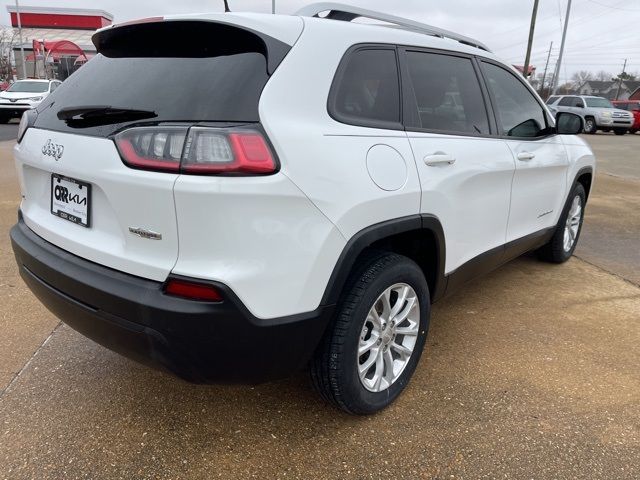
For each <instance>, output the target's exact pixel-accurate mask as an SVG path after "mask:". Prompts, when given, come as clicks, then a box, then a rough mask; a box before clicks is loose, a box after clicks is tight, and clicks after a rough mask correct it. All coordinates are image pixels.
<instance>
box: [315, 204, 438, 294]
mask: <svg viewBox="0 0 640 480" xmlns="http://www.w3.org/2000/svg"><path fill="white" fill-rule="evenodd" d="M411 231H427V232H429V233H431V234H432V235H433V236H434V238H435V243H436V250H437V251H436V252H435V253H436V256H437V259H438V260H437V266H436V268H437V274H436V279H435V288H433V290H434V291H432V292H430V294H431V301H432V302H435V301H436V300H438V299H440V298H442V297H443V296H444V293H445V291H446V287H447V278H446V276H445V273H444V270H445V259H446V243H445V237H444V230H443V228H442V224H441V223H440V220H439V219H438V218H437V217H435V216H433V215H428V214H423V215H420V214H416V215H410V216H406V217H401V218H396V219H393V220H387V221H384V222H381V223H377V224H375V225H372V226H370V227H367V228H365V229H363V230H361V231H359V232H358V233H356V234H355V235H354V236H353V237H351V239H350V240H349V241H348V242H347V244H346V246H345V247H344V249H343V250H342V253H341V254H340V257H339V258H338V261H337V262H336V265H335V267H334V269H333V272H332V273H331V277H330V278H329V282H328V284H327V287H326V289H325V292H324V295H323V297H322V301H321V303H320V304H321V305H335V304H336V303H337V302H338V299H339V297H340V294H341V292H342V290H343V288H344V285H345V284H346V282H347V279H348V278H349V275H350V273H351V271H352V270H353V267H354V265H355V263H356V260H357V259H358V257H359V255H360V254H361V253H362V252H363V251H364V250H365V249H366V248H368V247H370V246H371V245H372V244H374V243H375V242H378V241H380V240H384V239H385V238H389V237H392V236H394V235H398V234H401V233H407V232H411Z"/></svg>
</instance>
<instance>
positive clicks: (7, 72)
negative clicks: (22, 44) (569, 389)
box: [0, 28, 18, 81]
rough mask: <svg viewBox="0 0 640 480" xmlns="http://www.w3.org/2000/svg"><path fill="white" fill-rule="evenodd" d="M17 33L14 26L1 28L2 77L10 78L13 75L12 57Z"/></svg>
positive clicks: (0, 76)
mask: <svg viewBox="0 0 640 480" xmlns="http://www.w3.org/2000/svg"><path fill="white" fill-rule="evenodd" d="M17 43H18V42H17V33H16V31H15V29H13V28H0V79H2V80H5V81H6V80H9V79H11V78H12V76H13V67H14V65H13V64H12V63H11V57H12V53H13V47H14V46H15V45H16V44H17Z"/></svg>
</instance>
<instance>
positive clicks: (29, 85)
mask: <svg viewBox="0 0 640 480" xmlns="http://www.w3.org/2000/svg"><path fill="white" fill-rule="evenodd" d="M48 90H49V82H30V81H28V80H26V81H24V82H16V83H14V84H13V85H11V86H10V87H9V88H8V89H7V92H14V93H44V92H47V91H48Z"/></svg>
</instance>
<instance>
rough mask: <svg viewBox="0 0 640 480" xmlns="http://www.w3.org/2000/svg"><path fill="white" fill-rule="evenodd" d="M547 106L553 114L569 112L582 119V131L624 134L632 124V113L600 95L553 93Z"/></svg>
mask: <svg viewBox="0 0 640 480" xmlns="http://www.w3.org/2000/svg"><path fill="white" fill-rule="evenodd" d="M546 103H547V106H548V107H549V109H550V110H551V112H552V113H553V114H554V115H557V114H558V113H560V112H569V113H575V114H577V115H580V116H581V117H582V118H583V119H584V132H585V133H596V131H598V130H602V131H604V132H610V131H611V130H613V132H614V133H615V134H616V135H624V134H625V133H627V132H628V131H629V129H630V128H631V127H632V126H633V114H632V113H630V112H627V111H625V110H620V109H617V108H615V107H614V106H613V104H612V103H611V102H610V101H609V100H607V99H606V98H602V97H591V96H586V95H554V96H551V97H549V98H548V99H547V102H546Z"/></svg>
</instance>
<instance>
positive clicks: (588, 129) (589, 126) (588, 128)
mask: <svg viewBox="0 0 640 480" xmlns="http://www.w3.org/2000/svg"><path fill="white" fill-rule="evenodd" d="M597 130H598V126H597V125H596V121H595V119H594V118H593V117H586V118H585V119H584V133H588V134H590V135H593V134H594V133H596V131H597Z"/></svg>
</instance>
